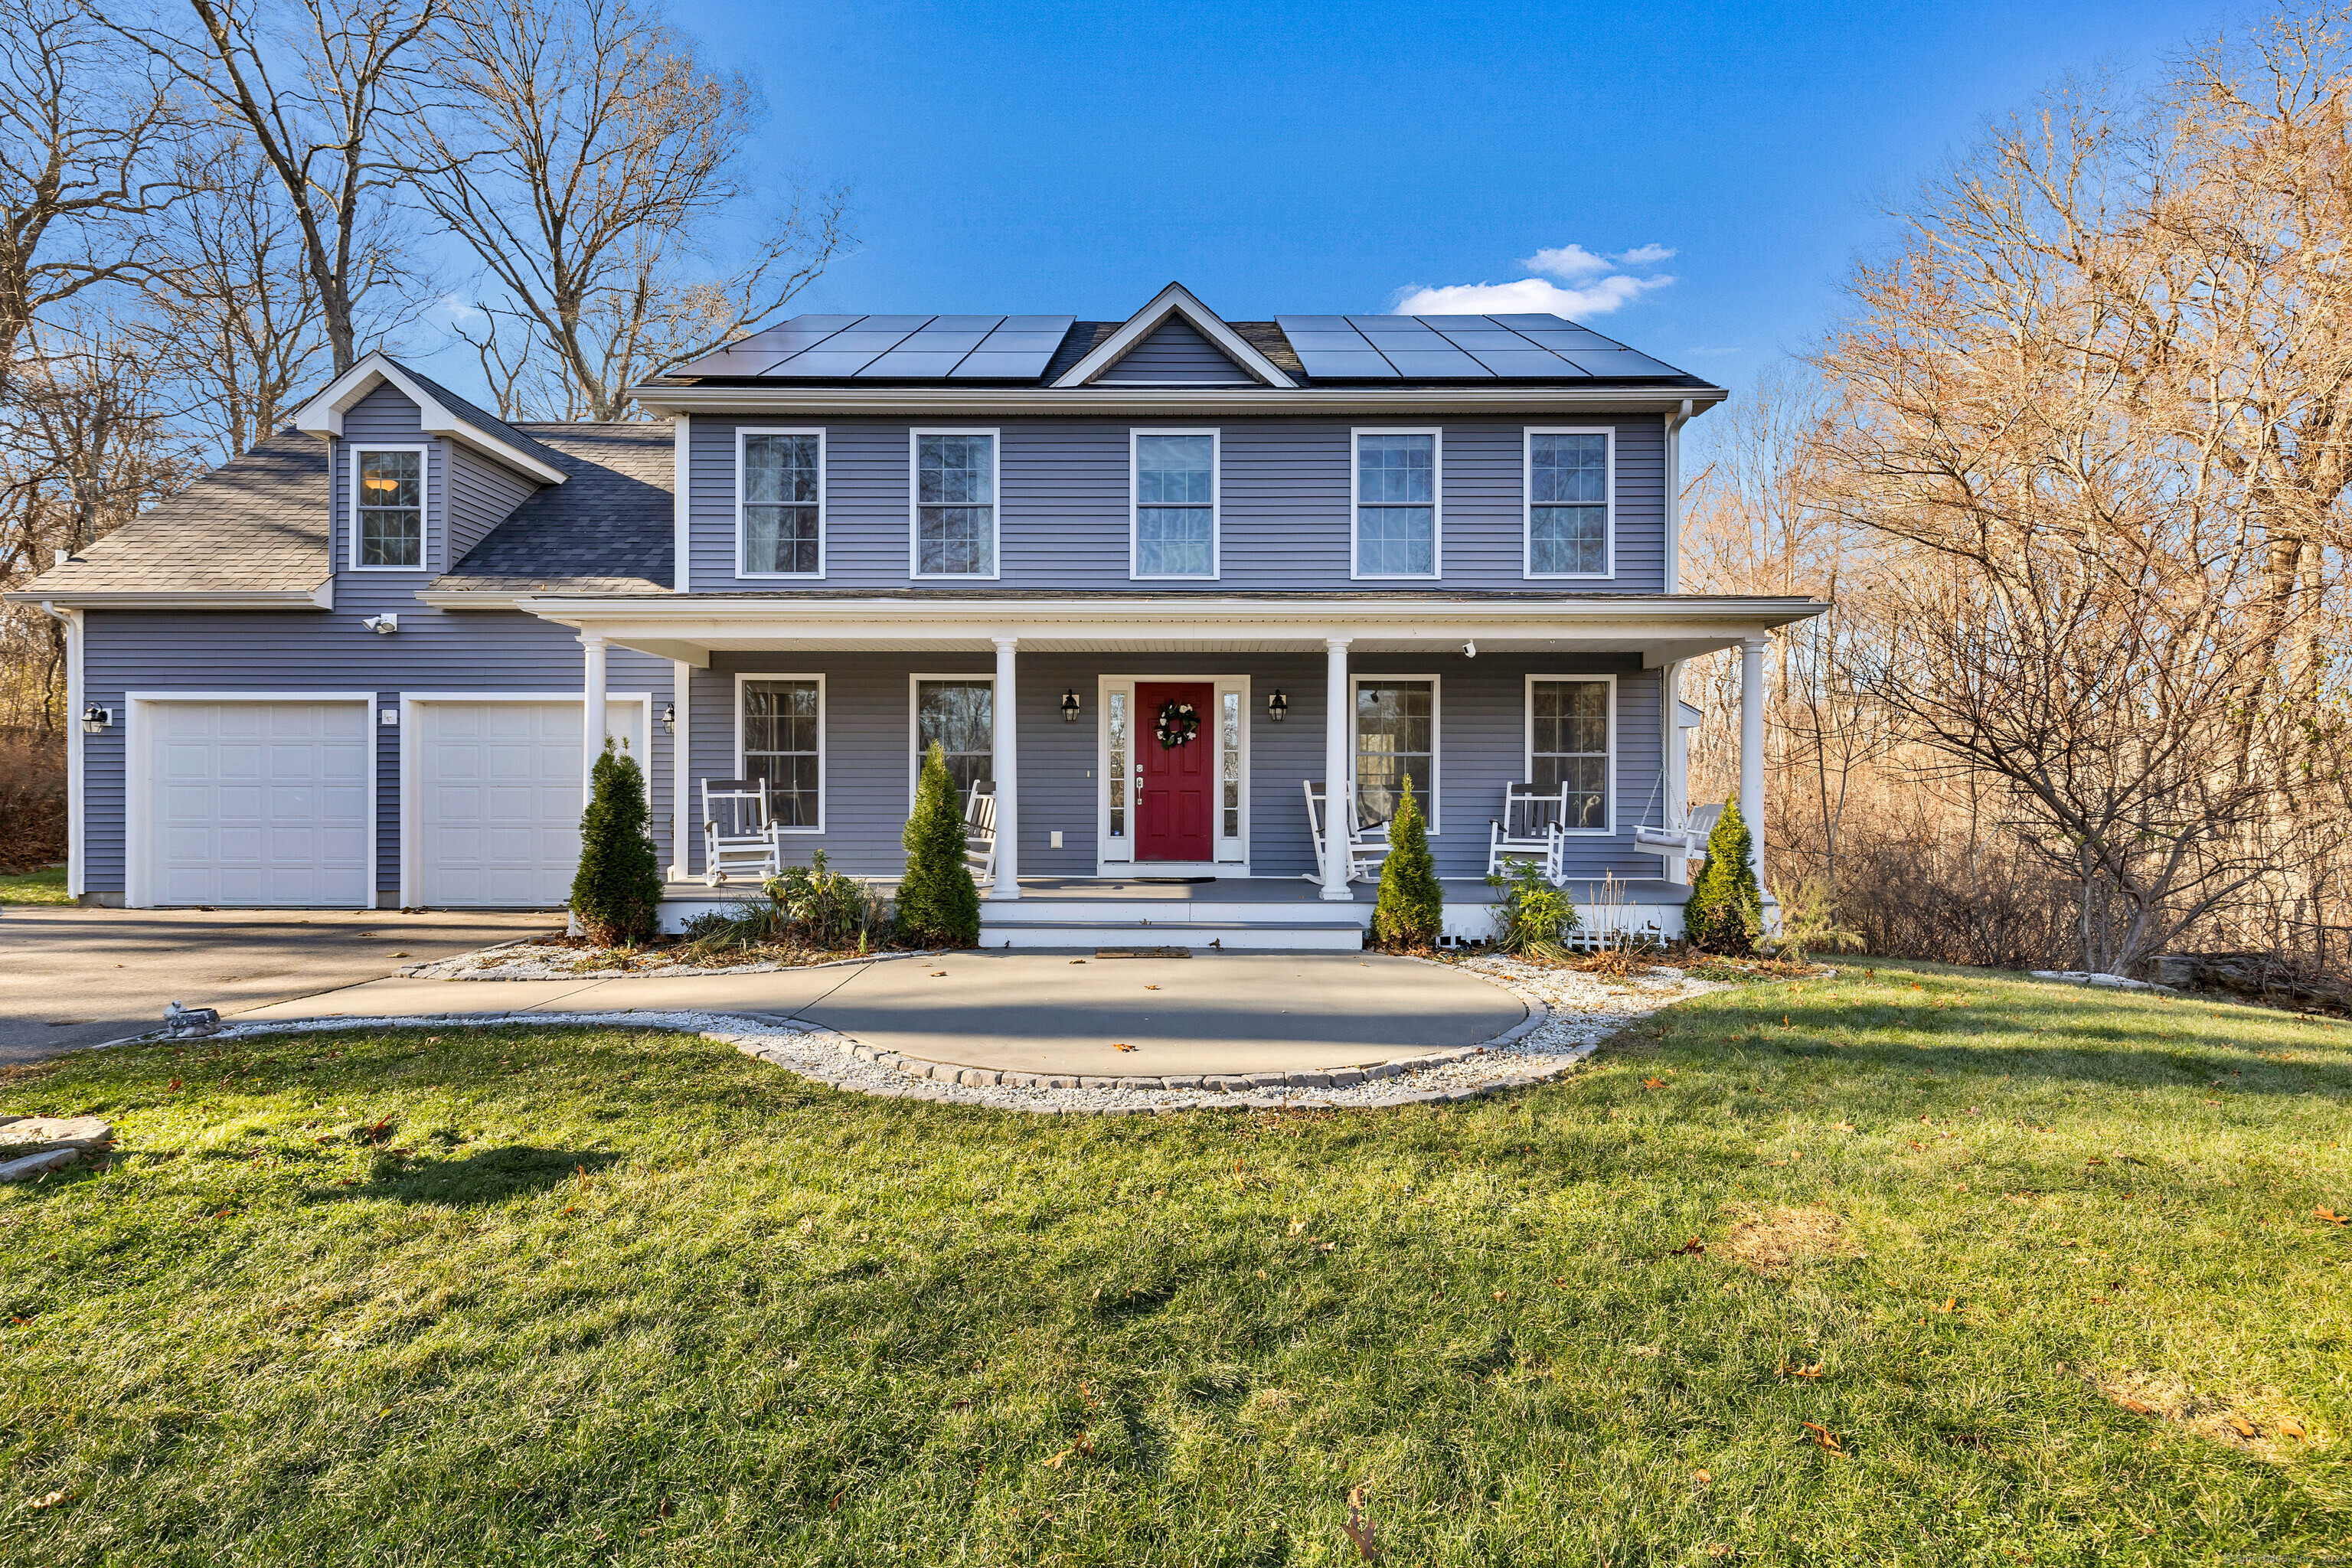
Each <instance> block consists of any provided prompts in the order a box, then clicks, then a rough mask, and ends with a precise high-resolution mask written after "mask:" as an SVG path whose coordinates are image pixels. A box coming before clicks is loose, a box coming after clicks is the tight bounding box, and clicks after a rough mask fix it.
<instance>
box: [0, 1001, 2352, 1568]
mask: <svg viewBox="0 0 2352 1568" xmlns="http://www.w3.org/2000/svg"><path fill="white" fill-rule="evenodd" d="M0 1105H5V1107H6V1108H7V1109H9V1110H16V1111H26V1110H43V1111H81V1110H100V1111H104V1112H106V1113H108V1114H110V1115H112V1116H113V1117H115V1118H116V1119H117V1121H118V1123H119V1125H120V1127H121V1131H122V1136H123V1150H122V1152H121V1156H120V1157H119V1158H118V1159H117V1160H116V1161H115V1162H114V1163H112V1164H111V1165H110V1167H109V1168H108V1169H106V1170H105V1171H104V1172H103V1173H85V1174H81V1175H78V1176H74V1177H71V1178H68V1179H62V1180H60V1179H56V1178H52V1179H51V1180H49V1181H47V1182H45V1183H43V1184H37V1185H28V1186H21V1187H16V1188H6V1189H0V1347H5V1348H0V1379H5V1381H0V1478H5V1480H0V1486H5V1493H0V1562H5V1563H10V1564H31V1563H139V1564H148V1563H238V1564H251V1563H368V1564H411V1563H414V1564H426V1563H432V1564H446V1563H478V1562H489V1563H589V1562H593V1563H604V1562H618V1561H627V1562H634V1563H656V1562H658V1563H838V1564H870V1563H889V1562H905V1563H922V1564H931V1563H1101V1564H1132V1563H1171V1564H1175V1563H1182V1564H1197V1563H1219V1564H1223V1563H1232V1564H1274V1563H1297V1564H1305V1563H1328V1564H1338V1563H1353V1562H1356V1561H1359V1559H1358V1556H1357V1551H1356V1548H1355V1547H1353V1546H1352V1545H1350V1544H1349V1541H1348V1539H1347V1538H1346V1537H1345V1536H1344V1535H1343V1533H1342V1531H1341V1525H1342V1522H1343V1521H1344V1520H1345V1518H1346V1513H1347V1501H1348V1496H1349V1491H1350V1489H1354V1488H1361V1489H1363V1500H1364V1507H1365V1515H1366V1518H1367V1519H1368V1520H1369V1521H1370V1525H1371V1527H1372V1529H1373V1530H1375V1531H1377V1532H1378V1536H1379V1540H1380V1542H1381V1545H1382V1546H1383V1547H1384V1548H1385V1551H1386V1557H1385V1561H1386V1562H1388V1563H1391V1564H1403V1563H1497V1564H1503V1563H1508V1564H1533V1563H1611V1564H1616V1565H1619V1568H1623V1565H1627V1564H1637V1563H1711V1562H1719V1561H1736V1562H1743V1563H1822V1564H1830V1563H1836V1564H1853V1563H2152V1564H2153V1563H2162V1564H2172V1563H2236V1562H2266V1563H2275V1562H2323V1561H2343V1560H2344V1558H2345V1556H2346V1555H2347V1554H2352V1547H2347V1542H2352V1465H2347V1454H2352V1226H2336V1225H2334V1224H2331V1223H2329V1222H2328V1221H2327V1220H2326V1219H2325V1218H2323V1217H2320V1216H2319V1215H2316V1214H2315V1210H2317V1209H2320V1208H2323V1207H2324V1208H2326V1209H2328V1210H2330V1211H2332V1212H2336V1213H2342V1212H2345V1211H2347V1210H2352V1158H2347V1153H2346V1152H2345V1149H2344V1143H2345V1142H2346V1141H2347V1133H2352V1031H2347V1028H2346V1026H2341V1025H2336V1024H2331V1023H2318V1022H2305V1021H2302V1020H2298V1019H2295V1018H2294V1017H2290V1016H2285V1015H2282V1014H2276V1013H2265V1012H2261V1011H2257V1010H2253V1009H2250V1008H2242V1007H2231V1006H2215V1005H2207V1004H2203V1003H2197V1004H2189V1003H2170V1002H2165V1001H2161V1000H2156V999H2140V998H2133V997H2114V996H2109V995H2106V994H2095V993H2085V992H2082V991H2076V990H2069V989H2063V988H2058V987H2053V986H2044V985H2036V984H2028V983H2021V982H2016V981H2011V980H2003V979H1998V978H1993V977H1990V976H1987V975H1984V974H1980V973H1968V972H1957V971H1948V970H1940V969H1934V968H1931V967H1929V966H1925V965H1913V966H1904V967H1892V966H1888V965H1886V964H1885V963H1883V962H1882V963H1880V965H1879V967H1878V969H1877V972H1876V974H1875V977H1874V978H1869V977H1865V975H1864V973H1863V971H1862V970H1861V969H1859V968H1856V969H1854V970H1853V971H1852V972H1850V974H1849V976H1848V977H1847V978H1843V979H1840V980H1837V981H1834V982H1811V983H1805V984H1793V985H1792V984H1774V985H1761V986H1757V987H1753V988H1749V989H1747V990H1743V991H1738V992H1729V993H1725V994H1718V995H1715V996H1710V997H1707V998H1705V999H1703V1000H1701V1001H1698V1002H1696V1003H1693V1004H1689V1005H1685V1006H1683V1007H1680V1008H1678V1009H1676V1010H1675V1011H1674V1012H1672V1013H1670V1014H1667V1015H1664V1016H1661V1017H1660V1018H1659V1019H1658V1020H1655V1021H1654V1023H1653V1025H1652V1026H1649V1027H1648V1028H1647V1029H1645V1030H1644V1031H1643V1032H1641V1033H1638V1034H1636V1035H1633V1036H1632V1037H1621V1038H1620V1039H1619V1041H1618V1042H1617V1043H1616V1045H1615V1046H1614V1047H1612V1048H1610V1049H1608V1050H1604V1051H1603V1053H1602V1054H1601V1057H1599V1058H1597V1059H1596V1060H1595V1061H1594V1062H1593V1063H1592V1064H1591V1067H1590V1068H1588V1069H1587V1070H1585V1071H1584V1072H1582V1073H1580V1074H1579V1075H1577V1076H1576V1077H1574V1078H1572V1079H1570V1080H1568V1081H1566V1082H1564V1083H1562V1084H1560V1085H1559V1086H1556V1087H1552V1088H1549V1089H1543V1090H1540V1091H1537V1092H1533V1093H1528V1094H1524V1095H1520V1096H1517V1097H1515V1098H1511V1099H1507V1100H1492V1101H1481V1102H1475V1103H1474V1104H1471V1105H1466V1106H1457V1107H1454V1108H1452V1109H1450V1110H1411V1111H1405V1112H1387V1113H1348V1114H1317V1115H1293V1116H1275V1115H1270V1114H1269V1115H1261V1116H1250V1117H1243V1116H1235V1115H1229V1114H1227V1115H1220V1114H1215V1113H1199V1114H1190V1115H1184V1116H1171V1117H1164V1118H1133V1117H1129V1118H1116V1119H1079V1118H1069V1119H1060V1118H1047V1117H1028V1116H1015V1115H1009V1114H1001V1113H992V1112H983V1111H975V1110H950V1109H943V1108H939V1107H931V1106H924V1105H919V1104H910V1103H906V1102H898V1101H874V1100H864V1099H860V1098H857V1097H854V1096H849V1095H844V1094H837V1093H833V1092H830V1091H824V1090H820V1089H814V1088H811V1087H808V1086H806V1085H804V1084H803V1083H801V1082H800V1081H799V1080H796V1079H792V1078H790V1077H788V1076H786V1075H784V1074H783V1073H782V1072H780V1071H778V1070H776V1069H774V1068H769V1067H766V1066H764V1065H762V1064H761V1063H758V1062H755V1061H751V1060H750V1059H748V1058H742V1057H740V1056H738V1055H736V1054H735V1053H733V1052H732V1051H730V1050H729V1049H727V1048H726V1047H719V1046H712V1045H708V1044H704V1043H701V1042H699V1041H683V1040H680V1039H678V1038H677V1037H669V1036H660V1035H632V1034H629V1033H625V1032H618V1031H612V1030H554V1029H520V1028H515V1029H495V1030H482V1031H464V1030H444V1031H440V1032H437V1033H432V1032H425V1031H409V1032H399V1033H393V1034H384V1035H362V1034H357V1033H331V1034H318V1035H312V1036H308V1037H279V1038H276V1039H271V1040H268V1041H266V1042H260V1043H247V1044H242V1045H238V1044H231V1045H227V1046H203V1045H198V1046H188V1047H146V1048H141V1049H135V1050H132V1049H120V1050H110V1051H103V1052H89V1053H84V1054H81V1055H79V1056H75V1057H70V1058H63V1059H61V1060H59V1061H57V1062H55V1063H52V1064H48V1065H46V1066H43V1067H40V1068H30V1069H23V1068H20V1069H17V1070H16V1072H15V1074H14V1076H13V1077H5V1078H0ZM1759 1221H1760V1222H1762V1225H1763V1228H1760V1229H1759V1228H1757V1222H1759ZM1694 1238H1696V1244H1694ZM1808 1241H1810V1242H1811V1244H1812V1245H1813V1247H1814V1250H1813V1251H1812V1252H1811V1254H1810V1255H1807V1254H1803V1253H1802V1250H1801V1247H1797V1244H1799V1243H1803V1242H1808ZM1776 1246H1778V1247H1782V1248H1783V1249H1789V1248H1795V1249H1797V1250H1798V1251H1799V1253H1800V1256H1798V1257H1797V1258H1796V1260H1795V1261H1792V1262H1790V1263H1788V1264H1787V1265H1786V1266H1785V1267H1777V1268H1772V1271H1771V1272H1769V1273H1767V1272H1759V1268H1757V1267H1755V1266H1753V1265H1755V1264H1757V1263H1759V1262H1761V1263H1763V1264H1764V1265H1766V1266H1768V1267H1769V1266H1770V1263H1771V1255H1772V1253H1773V1250H1774V1248H1775V1247H1776ZM1701 1247H1703V1248H1704V1250H1701ZM2094 1383H2096V1384H2099V1385H2101V1386H2104V1387H2105V1388H2107V1389H2109V1390H2111V1391H2114V1392H2115V1393H2116V1394H2120V1395H2121V1396H2123V1397H2125V1398H2130V1399H2133V1400H2136V1401H2137V1402H2138V1403H2140V1404H2141V1405H2145V1406H2147V1407H2149V1408H2150V1409H2151V1410H2153V1411H2155V1412H2157V1413H2156V1414H2135V1413H2133V1412H2132V1411H2131V1410H2129V1409H2127V1408H2126V1407H2125V1406H2124V1405H2120V1404H2118V1403H2116V1401H2115V1400H2113V1399H2111V1398H2109V1397H2106V1396H2105V1395H2103V1394H2101V1393H2100V1392H2099V1391H2098V1388H2097V1387H2095V1386H2094ZM2166 1412H2170V1413H2171V1414H2172V1415H2174V1416H2177V1417H2180V1418H2173V1419H2168V1418H2166V1415H2165V1414H2164V1413H2166ZM2184 1413H2185V1414H2184ZM2232 1417H2234V1418H2235V1419H2236V1420H2238V1421H2242V1422H2243V1423H2244V1424H2245V1425H2246V1426H2249V1427H2251V1428H2252V1432H2253V1436H2252V1437H2251V1438H2247V1437H2242V1436H2239V1434H2238V1432H2237V1430H2236V1428H2235V1426H2233V1425H2232V1424H2231V1423H2232ZM1808 1423H1811V1424H1812V1425H1811V1426H1808V1425H1807V1424H1808ZM2298 1430H2299V1431H2300V1432H2301V1433H2302V1434H2303V1436H2301V1437H2296V1436H2293V1432H2294V1431H2298ZM1824 1435H1825V1436H1826V1438H1827V1440H1828V1441H1829V1442H1832V1443H1834V1445H1835V1447H1834V1449H1833V1448H1832V1447H1828V1446H1825V1445H1824V1442H1823V1440H1822V1439H1823V1436H1824ZM58 1493H62V1494H63V1495H62V1498H61V1499H59V1500H57V1501H55V1502H54V1503H49V1504H48V1505H47V1506H40V1505H41V1504H43V1503H44V1502H45V1501H46V1500H47V1499H49V1498H50V1497H51V1496H52V1495H53V1494H58ZM2331 1553H2334V1554H2336V1555H2333V1556H2331V1555H2329V1554H2331Z"/></svg>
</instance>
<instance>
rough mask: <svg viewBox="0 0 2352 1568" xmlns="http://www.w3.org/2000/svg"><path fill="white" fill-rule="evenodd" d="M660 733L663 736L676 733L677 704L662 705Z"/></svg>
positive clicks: (667, 703)
mask: <svg viewBox="0 0 2352 1568" xmlns="http://www.w3.org/2000/svg"><path fill="white" fill-rule="evenodd" d="M662 733H663V734H665V735H675V734H677V703H675V702H665V703H663V704H662Z"/></svg>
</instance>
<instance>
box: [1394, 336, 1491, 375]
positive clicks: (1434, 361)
mask: <svg viewBox="0 0 2352 1568" xmlns="http://www.w3.org/2000/svg"><path fill="white" fill-rule="evenodd" d="M1441 341H1442V340H1441ZM1381 353H1383V354H1385V355H1387V356H1388V362H1389V363H1391V364H1392V365H1394V366H1396V368H1397V374H1399V375H1406V376H1428V377H1432V378H1434V379H1442V380H1445V381H1458V380H1463V379H1465V378H1466V379H1475V380H1486V379H1487V378H1489V377H1491V376H1492V375H1493V374H1495V373H1494V372H1493V371H1490V370H1488V369H1487V368H1486V366H1485V365H1483V364H1480V363H1478V362H1477V361H1476V360H1475V359H1472V358H1471V357H1470V356H1469V355H1468V354H1465V353H1463V352H1462V351H1461V350H1460V349H1398V348H1391V347H1389V346H1388V345H1386V344H1382V345H1381Z"/></svg>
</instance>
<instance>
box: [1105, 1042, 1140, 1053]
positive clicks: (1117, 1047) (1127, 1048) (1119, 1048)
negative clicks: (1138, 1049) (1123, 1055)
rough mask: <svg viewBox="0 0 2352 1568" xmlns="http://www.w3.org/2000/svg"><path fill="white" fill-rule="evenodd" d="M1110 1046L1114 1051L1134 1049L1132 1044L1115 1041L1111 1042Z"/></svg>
mask: <svg viewBox="0 0 2352 1568" xmlns="http://www.w3.org/2000/svg"><path fill="white" fill-rule="evenodd" d="M1110 1048H1111V1049H1112V1050H1115V1051H1131V1050H1133V1049H1135V1047H1133V1046H1123V1045H1120V1044H1118V1042H1117V1041H1113V1042H1112V1044H1111V1047H1110Z"/></svg>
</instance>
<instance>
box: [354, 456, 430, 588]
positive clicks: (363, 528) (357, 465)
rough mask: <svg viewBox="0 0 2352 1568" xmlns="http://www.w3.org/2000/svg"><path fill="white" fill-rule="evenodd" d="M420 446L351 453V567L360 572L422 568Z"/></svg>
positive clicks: (422, 469) (422, 471)
mask: <svg viewBox="0 0 2352 1568" xmlns="http://www.w3.org/2000/svg"><path fill="white" fill-rule="evenodd" d="M352 565H353V566H354V567H356V568H358V569H359V570H361V571H363V572H369V571H373V572H401V571H407V572H414V571H418V570H420V569H422V568H423V566H424V565H425V447H353V448H352Z"/></svg>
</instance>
